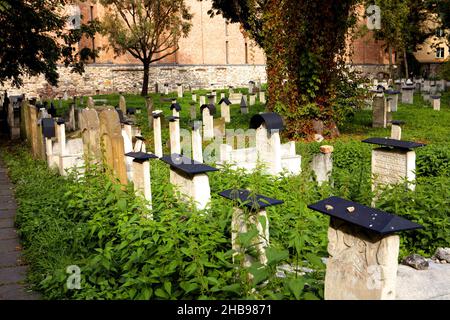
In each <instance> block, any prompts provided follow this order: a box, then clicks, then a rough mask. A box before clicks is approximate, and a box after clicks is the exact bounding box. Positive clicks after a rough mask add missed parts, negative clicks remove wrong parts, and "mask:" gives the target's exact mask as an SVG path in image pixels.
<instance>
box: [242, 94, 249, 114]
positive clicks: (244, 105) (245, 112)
mask: <svg viewBox="0 0 450 320" xmlns="http://www.w3.org/2000/svg"><path fill="white" fill-rule="evenodd" d="M240 106H241V113H242V114H247V113H248V106H247V101H246V99H245V96H242V98H241V105H240Z"/></svg>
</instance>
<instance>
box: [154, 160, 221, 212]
mask: <svg viewBox="0 0 450 320" xmlns="http://www.w3.org/2000/svg"><path fill="white" fill-rule="evenodd" d="M161 160H162V161H164V162H165V163H167V164H169V165H170V183H171V184H172V185H173V186H175V187H176V188H177V189H178V190H179V192H180V198H181V200H183V201H186V202H191V201H192V202H193V203H194V206H195V207H196V208H197V210H204V209H206V208H207V206H208V204H209V202H210V199H211V189H210V186H209V178H208V175H207V174H206V173H207V172H212V171H218V169H216V168H213V167H210V166H207V165H205V164H202V163H199V162H195V161H193V160H192V159H189V158H187V157H184V156H182V155H180V154H172V155H168V156H164V157H162V158H161Z"/></svg>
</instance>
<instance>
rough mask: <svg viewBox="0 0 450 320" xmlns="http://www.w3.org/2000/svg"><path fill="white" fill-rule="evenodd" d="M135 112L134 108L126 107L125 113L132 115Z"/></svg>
mask: <svg viewBox="0 0 450 320" xmlns="http://www.w3.org/2000/svg"><path fill="white" fill-rule="evenodd" d="M135 113H136V108H127V114H130V115H133V114H135Z"/></svg>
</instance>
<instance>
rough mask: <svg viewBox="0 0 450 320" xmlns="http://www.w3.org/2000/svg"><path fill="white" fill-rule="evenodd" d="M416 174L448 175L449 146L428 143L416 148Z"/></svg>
mask: <svg viewBox="0 0 450 320" xmlns="http://www.w3.org/2000/svg"><path fill="white" fill-rule="evenodd" d="M416 174H417V176H419V177H438V176H442V177H445V176H446V177H450V146H448V145H430V146H428V147H426V148H422V149H421V150H418V152H417V160H416Z"/></svg>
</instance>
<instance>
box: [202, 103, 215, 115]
mask: <svg viewBox="0 0 450 320" xmlns="http://www.w3.org/2000/svg"><path fill="white" fill-rule="evenodd" d="M205 108H208V110H209V114H210V115H211V116H213V115H215V114H216V106H215V105H213V104H204V105H202V106H201V107H200V112H203V109H205Z"/></svg>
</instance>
